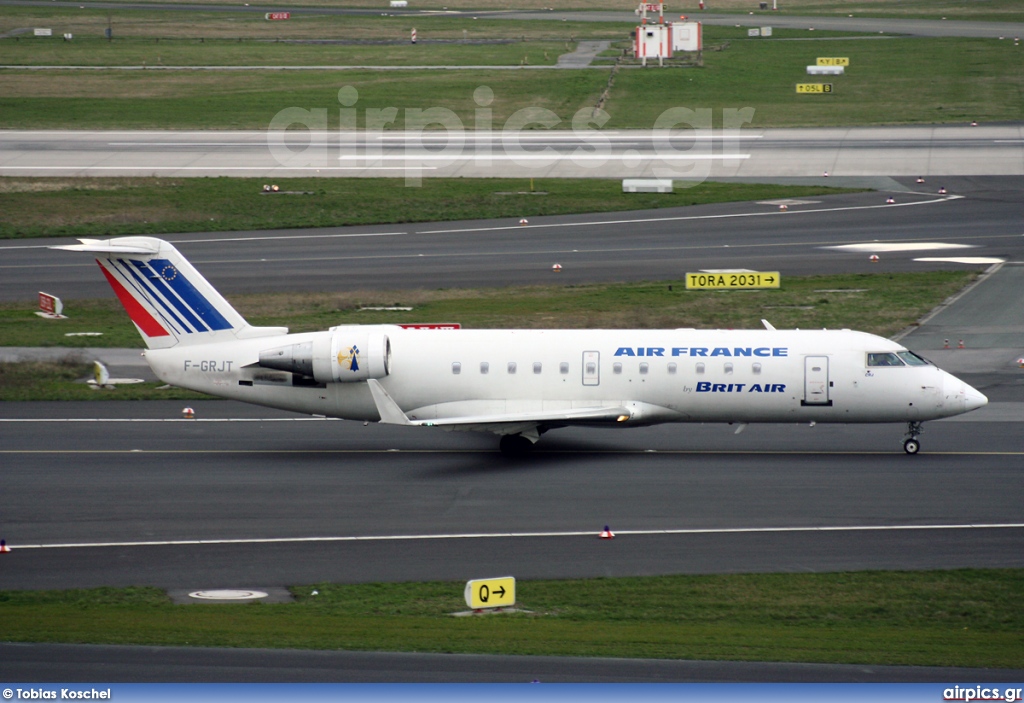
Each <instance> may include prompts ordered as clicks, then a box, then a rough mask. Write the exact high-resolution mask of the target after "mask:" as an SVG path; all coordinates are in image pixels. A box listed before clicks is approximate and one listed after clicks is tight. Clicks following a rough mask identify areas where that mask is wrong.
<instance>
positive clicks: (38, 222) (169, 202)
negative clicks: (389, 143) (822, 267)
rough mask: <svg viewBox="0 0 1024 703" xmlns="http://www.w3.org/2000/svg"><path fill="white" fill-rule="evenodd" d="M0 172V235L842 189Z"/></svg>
mask: <svg viewBox="0 0 1024 703" xmlns="http://www.w3.org/2000/svg"><path fill="white" fill-rule="evenodd" d="M272 183H274V184H277V185H279V186H280V189H281V191H283V192H277V193H270V194H267V193H264V192H263V186H264V185H269V184H271V181H269V180H268V179H256V178H88V179H75V178H67V179H64V178H0V238H23V237H55V236H73V237H86V236H88V237H94V236H116V235H128V234H164V233H168V232H196V231H199V232H205V231H234V230H252V229H276V228H293V227H338V226H344V225H370V224H382V223H405V222H436V221H445V220H446V221H451V220H476V219H485V218H505V217H508V218H515V220H516V221H518V219H519V218H521V217H535V216H541V215H564V214H574V213H586V212H614V211H623V210H643V209H653V208H665V207H680V206H685V205H700V204H707V203H720V202H733V201H744V200H763V199H766V198H790V197H804V196H809V195H827V194H833V193H841V192H851V191H849V190H843V189H835V188H824V187H810V186H780V185H770V184H749V183H714V182H705V183H700V184H695V185H691V187H688V186H687V184H686V183H684V182H682V181H680V182H678V183H677V186H676V191H675V192H674V193H663V194H662V193H623V192H622V183H621V181H619V180H617V179H616V180H609V179H584V178H579V179H537V180H531V179H529V178H520V179H508V178H479V179H462V178H436V179H433V178H431V179H424V180H423V182H422V186H421V187H405V181H404V180H403V179H401V178H351V179H350V178H289V179H283V180H275V181H272Z"/></svg>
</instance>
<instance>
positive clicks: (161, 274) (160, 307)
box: [108, 259, 231, 336]
mask: <svg viewBox="0 0 1024 703" xmlns="http://www.w3.org/2000/svg"><path fill="white" fill-rule="evenodd" d="M108 261H109V262H110V264H111V266H112V268H114V269H115V270H116V271H117V272H118V273H119V274H120V275H121V277H123V278H124V280H125V282H126V283H128V285H130V286H131V288H133V289H134V290H135V293H136V294H137V295H138V297H139V298H141V299H143V300H145V301H147V302H148V303H150V305H152V306H153V307H154V309H155V311H156V312H157V314H158V315H159V316H160V317H161V318H163V320H164V323H166V324H167V326H169V327H170V328H171V329H172V330H173V331H174V332H176V333H179V334H180V333H184V334H192V333H195V332H211V331H217V330H224V329H230V328H231V323H230V322H228V321H227V320H226V319H225V318H224V316H223V315H222V314H221V313H220V312H219V311H218V310H217V309H216V308H215V307H214V306H213V305H212V304H211V303H210V301H209V300H207V298H206V297H205V296H204V295H203V294H202V293H201V292H200V291H199V290H198V289H197V288H196V287H195V286H194V285H192V283H191V282H189V280H188V279H187V278H186V277H185V276H184V275H183V274H182V273H181V271H180V270H179V269H178V268H177V267H176V266H174V264H173V263H171V261H170V260H168V259H150V260H146V261H140V260H138V259H130V260H127V261H126V260H125V259H109V260H108ZM109 278H110V277H109V276H108V280H109ZM111 285H113V284H111ZM122 290H123V291H124V293H126V294H128V295H131V291H129V290H127V289H126V288H124V287H123V286H122ZM118 295H120V293H118ZM133 297H134V296H133ZM135 306H136V307H137V308H138V309H141V310H142V311H143V312H144V308H142V306H141V305H140V304H139V303H138V301H137V300H136V301H135ZM125 307H127V305H126V306H125ZM146 316H147V317H150V319H153V318H152V315H149V313H146ZM133 319H134V317H133ZM154 322H155V319H154ZM140 326H141V325H140ZM164 333H165V334H168V332H166V331H165V332H164ZM151 336H152V335H151Z"/></svg>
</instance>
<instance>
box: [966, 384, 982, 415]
mask: <svg viewBox="0 0 1024 703" xmlns="http://www.w3.org/2000/svg"><path fill="white" fill-rule="evenodd" d="M963 394H964V411H965V412H970V411H971V410H977V409H978V408H980V407H982V406H985V405H988V398H987V397H986V396H985V394H984V393H981V392H980V391H977V390H975V389H974V388H972V387H971V386H968V385H967V384H966V383H965V384H964V390H963Z"/></svg>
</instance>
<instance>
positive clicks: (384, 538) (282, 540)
mask: <svg viewBox="0 0 1024 703" xmlns="http://www.w3.org/2000/svg"><path fill="white" fill-rule="evenodd" d="M1020 528H1024V523H1019V522H1012V523H979V524H971V523H966V524H958V525H833V526H818V527H721V528H690V529H676V530H672V529H669V530H615V534H616V536H619V537H626V536H632V537H650V536H658V535H732V534H779V533H805V532H906V531H918V530H1002V529H1020ZM596 534H597V532H595V531H594V530H585V531H565V532H469V533H463V534H458V533H455V534H435V535H362V536H347V537H270V538H266V539H180V540H156V541H148V542H68V543H54V544H21V545H13V544H12V545H9V546H10V547H11V549H12V550H16V549H85V548H95V547H170V546H177V547H180V546H199V545H213V544H296V543H302V542H409V541H419V540H444V539H522V538H537V537H594V536H595V535H596Z"/></svg>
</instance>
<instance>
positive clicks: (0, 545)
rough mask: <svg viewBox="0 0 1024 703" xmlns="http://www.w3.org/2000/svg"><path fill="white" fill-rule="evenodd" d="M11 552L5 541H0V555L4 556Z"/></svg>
mask: <svg viewBox="0 0 1024 703" xmlns="http://www.w3.org/2000/svg"><path fill="white" fill-rule="evenodd" d="M9 551H11V548H10V547H8V546H7V540H5V539H0V554H5V553H7V552H9Z"/></svg>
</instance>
